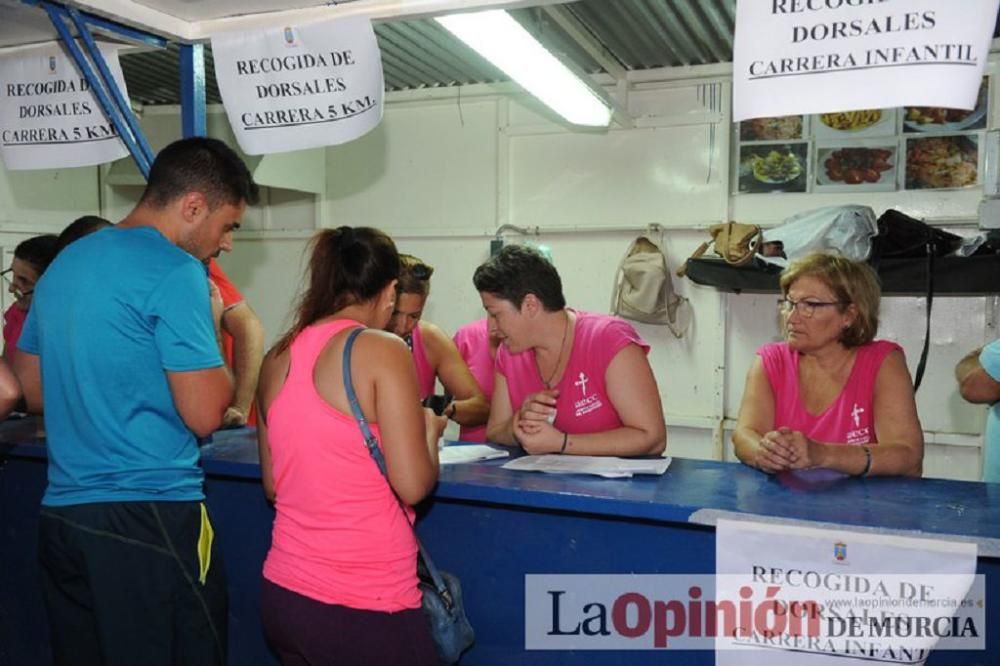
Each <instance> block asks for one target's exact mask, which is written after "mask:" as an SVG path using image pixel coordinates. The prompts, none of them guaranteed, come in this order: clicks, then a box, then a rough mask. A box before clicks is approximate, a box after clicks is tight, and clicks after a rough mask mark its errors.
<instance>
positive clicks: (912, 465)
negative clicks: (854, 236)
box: [733, 253, 924, 476]
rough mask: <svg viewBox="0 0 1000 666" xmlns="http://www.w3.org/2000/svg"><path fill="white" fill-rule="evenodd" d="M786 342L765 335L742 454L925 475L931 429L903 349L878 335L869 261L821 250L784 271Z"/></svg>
mask: <svg viewBox="0 0 1000 666" xmlns="http://www.w3.org/2000/svg"><path fill="white" fill-rule="evenodd" d="M781 291H782V294H783V296H784V298H783V299H782V300H781V301H780V303H781V311H782V314H783V317H782V320H783V323H784V327H785V333H786V336H787V341H786V342H781V343H774V344H768V345H764V346H763V347H761V348H760V349H758V350H757V355H758V358H757V359H755V360H754V363H753V366H752V367H751V368H750V372H749V374H748V375H747V381H746V387H745V389H744V391H743V402H742V405H741V406H740V415H739V420H738V422H737V424H736V430H735V431H734V432H733V445H734V446H735V449H736V455H737V457H738V458H739V459H740V460H742V461H743V462H744V463H746V464H748V465H752V466H754V467H757V468H759V469H761V470H763V471H765V472H768V473H774V472H781V471H786V470H790V469H803V468H810V467H822V468H827V469H832V470H836V471H839V472H842V473H844V474H852V475H857V476H868V475H870V474H884V475H907V476H920V474H921V471H922V467H923V455H924V439H923V431H922V430H921V427H920V420H919V419H918V418H917V407H916V402H915V400H914V396H913V384H912V382H911V381H910V373H909V371H908V370H907V368H906V360H905V358H904V357H903V350H902V349H901V348H900V347H899V345H897V344H895V343H892V342H885V341H882V340H875V333H876V332H877V330H878V306H879V299H880V289H879V284H878V278H877V277H876V275H875V271H873V270H872V269H871V268H870V267H869V266H868V265H867V264H863V263H860V262H855V261H851V260H849V259H846V258H844V257H842V256H840V255H839V254H831V253H814V254H810V255H807V256H805V257H803V258H802V259H799V260H797V261H794V262H792V263H791V264H790V265H789V266H788V268H786V269H785V271H784V272H783V273H782V274H781Z"/></svg>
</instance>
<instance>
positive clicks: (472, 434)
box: [455, 319, 496, 442]
mask: <svg viewBox="0 0 1000 666" xmlns="http://www.w3.org/2000/svg"><path fill="white" fill-rule="evenodd" d="M455 345H456V346H458V353H459V354H461V355H462V358H463V359H464V360H465V364H466V365H468V366H469V370H470V371H471V372H472V376H473V377H475V379H476V383H477V384H478V385H479V389H480V390H481V391H482V392H483V395H485V396H486V401H487V402H490V401H492V400H493V373H494V368H495V366H496V363H495V362H494V361H493V355H492V354H490V332H489V329H488V328H487V325H486V320H485V319H480V320H479V321H474V322H472V323H471V324H466V325H465V326H463V327H462V328H460V329H458V331H456V332H455ZM458 438H459V439H460V440H462V441H463V442H485V441H486V425H485V424H483V425H481V426H475V427H469V426H462V428H461V430H459V433H458Z"/></svg>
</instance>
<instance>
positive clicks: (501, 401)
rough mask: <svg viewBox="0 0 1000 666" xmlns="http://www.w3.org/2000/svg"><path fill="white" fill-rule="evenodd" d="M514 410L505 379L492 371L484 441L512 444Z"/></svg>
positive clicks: (513, 442) (513, 443)
mask: <svg viewBox="0 0 1000 666" xmlns="http://www.w3.org/2000/svg"><path fill="white" fill-rule="evenodd" d="M513 417H514V411H513V410H512V409H511V406H510V396H509V395H507V379H506V378H505V377H504V376H503V375H501V374H500V373H499V372H496V371H494V373H493V402H492V403H491V404H490V417H489V420H488V421H487V422H486V441H488V442H494V443H496V444H506V445H507V446H514V445H515V444H516V443H517V442H515V441H514V425H513V423H514V418H513Z"/></svg>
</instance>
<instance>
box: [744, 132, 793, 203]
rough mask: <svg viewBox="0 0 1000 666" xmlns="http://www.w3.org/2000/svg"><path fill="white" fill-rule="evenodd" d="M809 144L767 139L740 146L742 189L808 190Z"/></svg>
mask: <svg viewBox="0 0 1000 666" xmlns="http://www.w3.org/2000/svg"><path fill="white" fill-rule="evenodd" d="M808 166H809V144H808V143H805V142H802V143H765V144H745V145H743V146H741V147H740V165H739V174H740V175H739V189H740V192H805V191H806V186H807V184H808V179H807V171H808Z"/></svg>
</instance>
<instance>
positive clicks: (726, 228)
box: [677, 222, 761, 277]
mask: <svg viewBox="0 0 1000 666" xmlns="http://www.w3.org/2000/svg"><path fill="white" fill-rule="evenodd" d="M708 233H709V234H710V235H711V236H712V240H708V241H705V242H704V243H702V244H701V245H700V246H699V247H698V249H697V250H695V251H694V254H692V255H691V256H690V257H689V259H688V260H689V261H690V260H691V259H697V258H698V257H700V256H701V255H703V254H705V252H707V251H708V248H709V247H710V246H712V245H714V246H715V247H714V250H715V253H716V254H717V255H719V256H720V257H722V258H723V259H724V260H725V261H726V263H727V264H731V265H733V266H742V265H744V264H747V263H750V261H751V260H752V259H753V257H754V255H755V254H757V248H758V246H759V245H760V243H761V231H760V227H758V226H757V225H756V224H742V223H740V222H724V223H722V224H713V225H712V226H710V227H709V228H708ZM686 274H687V261H685V262H684V265H683V266H681V267H680V269H678V271H677V275H678V277H684V276H685V275H686Z"/></svg>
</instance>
